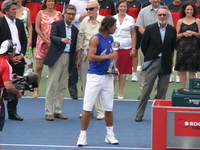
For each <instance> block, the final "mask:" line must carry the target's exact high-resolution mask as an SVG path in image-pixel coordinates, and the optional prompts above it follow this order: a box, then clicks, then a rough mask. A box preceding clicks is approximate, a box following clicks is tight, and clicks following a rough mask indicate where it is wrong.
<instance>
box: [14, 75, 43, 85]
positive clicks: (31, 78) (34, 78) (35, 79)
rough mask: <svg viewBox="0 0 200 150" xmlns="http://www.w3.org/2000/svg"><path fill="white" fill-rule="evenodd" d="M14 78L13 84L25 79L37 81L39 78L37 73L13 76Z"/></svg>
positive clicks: (30, 81)
mask: <svg viewBox="0 0 200 150" xmlns="http://www.w3.org/2000/svg"><path fill="white" fill-rule="evenodd" d="M15 78H16V79H14V80H13V81H12V83H13V84H15V83H17V82H24V81H26V82H27V83H29V84H30V83H33V82H37V81H38V79H39V75H38V74H37V73H30V74H29V75H27V76H18V75H16V76H15Z"/></svg>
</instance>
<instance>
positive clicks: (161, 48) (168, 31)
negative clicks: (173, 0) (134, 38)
mask: <svg viewBox="0 0 200 150" xmlns="http://www.w3.org/2000/svg"><path fill="white" fill-rule="evenodd" d="M157 18H158V22H156V23H154V24H151V25H149V26H147V27H146V30H145V32H144V35H143V37H142V42H141V49H142V52H143V54H144V66H145V65H146V64H147V63H148V62H150V63H148V66H147V67H146V68H145V69H146V72H145V81H144V87H143V90H142V94H141V96H140V102H139V105H138V108H137V114H136V118H135V121H136V122H140V121H142V117H143V116H144V112H145V108H146V105H147V102H148V97H149V96H150V94H151V91H152V89H153V85H154V82H155V80H156V78H157V77H158V85H157V95H156V97H155V98H156V99H165V96H166V93H167V89H168V84H169V76H170V73H171V68H172V53H173V51H174V48H175V45H176V29H175V28H174V27H173V26H171V25H169V24H167V19H168V18H169V10H168V8H167V7H166V6H160V7H159V9H158V12H157ZM143 68H144V67H143Z"/></svg>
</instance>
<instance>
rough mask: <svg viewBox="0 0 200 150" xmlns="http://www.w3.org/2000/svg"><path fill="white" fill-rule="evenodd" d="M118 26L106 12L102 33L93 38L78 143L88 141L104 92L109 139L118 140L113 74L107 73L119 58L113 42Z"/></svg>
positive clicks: (115, 141) (103, 103) (89, 53)
mask: <svg viewBox="0 0 200 150" xmlns="http://www.w3.org/2000/svg"><path fill="white" fill-rule="evenodd" d="M115 30H116V19H115V18H114V17H112V16H106V17H105V18H104V20H103V21H102V23H101V27H100V28H99V33H97V34H95V35H94V36H93V37H92V38H91V39H90V45H89V52H88V60H89V61H90V67H89V69H88V73H87V83H86V89H85V97H84V104H83V116H82V120H81V131H80V135H79V138H78V142H77V146H85V145H87V137H86V131H87V128H88V125H89V122H90V112H91V111H92V109H93V106H94V103H95V101H96V97H97V96H98V94H100V97H101V104H102V107H103V109H104V110H105V122H106V130H107V135H106V138H105V142H106V143H110V144H118V140H117V139H116V138H115V135H114V132H113V112H112V110H113V94H114V86H113V75H112V74H107V70H108V67H109V66H110V59H116V58H117V53H112V47H111V44H112V42H113V37H112V36H111V35H110V34H113V33H114V32H115Z"/></svg>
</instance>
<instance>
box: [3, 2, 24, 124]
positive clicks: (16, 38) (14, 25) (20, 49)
mask: <svg viewBox="0 0 200 150" xmlns="http://www.w3.org/2000/svg"><path fill="white" fill-rule="evenodd" d="M1 8H2V11H3V12H4V14H5V15H4V17H3V18H1V19H0V44H1V43H2V42H3V41H5V40H7V39H11V40H12V41H13V43H16V44H17V46H16V54H15V56H14V59H15V62H13V63H11V66H12V68H13V73H15V74H16V75H19V76H23V73H24V65H25V61H24V55H25V53H26V47H27V38H26V34H25V29H24V23H23V22H22V21H21V20H20V19H17V18H16V9H17V2H15V1H13V0H6V1H4V2H3V4H2V6H1ZM17 104H18V99H15V100H12V101H8V103H7V110H8V118H9V119H14V120H18V121H22V120H23V118H22V117H20V116H19V115H18V114H17Z"/></svg>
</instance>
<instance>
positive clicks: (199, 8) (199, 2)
mask: <svg viewBox="0 0 200 150" xmlns="http://www.w3.org/2000/svg"><path fill="white" fill-rule="evenodd" d="M195 5H196V7H197V14H198V15H197V18H200V0H197V2H196V4H195Z"/></svg>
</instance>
